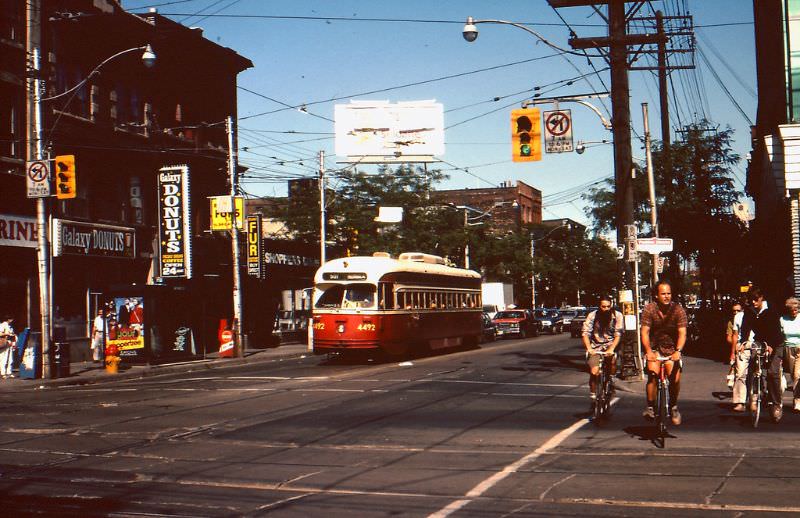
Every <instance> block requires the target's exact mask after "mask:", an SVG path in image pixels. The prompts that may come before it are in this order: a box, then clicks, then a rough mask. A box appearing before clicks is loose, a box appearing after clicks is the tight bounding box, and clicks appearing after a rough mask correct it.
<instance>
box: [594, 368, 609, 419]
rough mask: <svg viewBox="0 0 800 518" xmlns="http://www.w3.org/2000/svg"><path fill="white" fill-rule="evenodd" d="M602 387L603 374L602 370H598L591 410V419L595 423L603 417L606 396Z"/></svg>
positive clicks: (603, 381) (603, 382) (603, 383)
mask: <svg viewBox="0 0 800 518" xmlns="http://www.w3.org/2000/svg"><path fill="white" fill-rule="evenodd" d="M604 385H605V375H604V374H603V370H602V369H600V374H598V375H597V384H596V385H595V393H596V397H595V400H594V408H593V409H592V419H593V420H594V422H595V423H596V422H598V421H599V420H600V418H601V417H602V416H603V405H604V400H605V396H606V395H605V391H604V390H603V386H604Z"/></svg>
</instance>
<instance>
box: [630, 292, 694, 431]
mask: <svg viewBox="0 0 800 518" xmlns="http://www.w3.org/2000/svg"><path fill="white" fill-rule="evenodd" d="M687 325H688V319H687V317H686V311H685V310H684V309H683V307H682V306H681V305H680V304H678V303H677V302H674V301H673V300H672V286H671V285H670V283H668V282H665V281H661V282H659V283H658V285H657V286H656V300H655V302H651V303H649V304H648V305H646V306H645V307H644V310H643V311H642V320H641V329H642V333H641V336H642V347H643V348H644V352H645V355H646V357H647V408H646V409H645V411H644V417H646V418H648V419H653V418H655V410H654V408H653V407H654V406H655V401H656V385H657V384H658V372H659V371H660V370H661V365H659V360H658V357H659V356H662V357H664V356H668V357H669V360H664V363H665V366H666V370H667V376H669V402H670V405H671V406H672V408H670V416H671V417H672V424H674V425H675V426H677V425H679V424H681V414H680V412H678V395H679V394H680V390H681V368H682V367H683V363H682V360H681V357H682V353H683V346H684V345H686V327H687Z"/></svg>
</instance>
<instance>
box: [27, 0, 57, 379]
mask: <svg viewBox="0 0 800 518" xmlns="http://www.w3.org/2000/svg"><path fill="white" fill-rule="evenodd" d="M41 4H42V2H41V0H28V2H27V3H26V5H27V7H26V21H27V23H26V24H25V26H26V30H27V34H26V39H25V41H26V50H27V54H28V56H30V59H31V64H30V65H31V66H30V67H28V68H29V69H30V72H31V74H29V75H28V77H27V82H28V84H27V87H28V95H27V121H28V145H27V151H26V156H27V159H28V162H32V161H34V160H43V159H44V149H43V147H42V88H43V85H42V79H41V63H40V55H41V43H42V5H41ZM47 181H48V182H49V181H50V179H49V178H48V179H47ZM49 209H50V207H49V200H48V199H47V198H44V197H40V198H37V199H36V230H37V236H38V248H37V250H36V259H37V270H38V274H39V315H40V318H41V330H42V335H41V341H42V377H43V378H50V377H52V375H53V374H54V373H53V370H52V368H51V364H50V341H51V335H52V326H51V311H50V308H51V300H50V274H51V272H50V235H49V234H50V232H49V221H48V220H49Z"/></svg>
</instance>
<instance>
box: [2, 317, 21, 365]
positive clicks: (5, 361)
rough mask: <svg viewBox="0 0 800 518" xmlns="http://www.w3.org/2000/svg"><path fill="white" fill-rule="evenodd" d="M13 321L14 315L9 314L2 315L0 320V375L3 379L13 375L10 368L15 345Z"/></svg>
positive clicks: (15, 337) (15, 335)
mask: <svg viewBox="0 0 800 518" xmlns="http://www.w3.org/2000/svg"><path fill="white" fill-rule="evenodd" d="M13 322H14V317H12V316H10V315H8V316H5V317H3V321H2V322H0V375H2V376H3V379H6V378H13V377H14V374H13V373H12V372H11V369H12V367H13V365H12V364H13V358H14V356H13V354H14V349H15V348H16V346H17V334H16V333H15V332H14V328H13V327H12V324H13Z"/></svg>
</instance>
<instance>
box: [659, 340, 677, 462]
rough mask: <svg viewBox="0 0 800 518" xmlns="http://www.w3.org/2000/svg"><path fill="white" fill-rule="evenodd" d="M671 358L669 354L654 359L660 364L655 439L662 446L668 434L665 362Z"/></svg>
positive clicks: (667, 382) (667, 377) (668, 405)
mask: <svg viewBox="0 0 800 518" xmlns="http://www.w3.org/2000/svg"><path fill="white" fill-rule="evenodd" d="M671 360H672V357H671V356H661V355H659V356H657V357H656V361H658V362H659V365H660V368H659V370H658V385H657V386H656V408H655V414H656V415H655V423H656V440H660V441H661V447H662V448H663V447H664V446H665V445H666V438H667V436H668V435H669V434H668V433H667V420H668V419H669V418H670V413H669V408H670V404H669V376H667V367H666V365H665V363H666V362H668V361H671ZM673 368H676V367H673Z"/></svg>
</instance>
